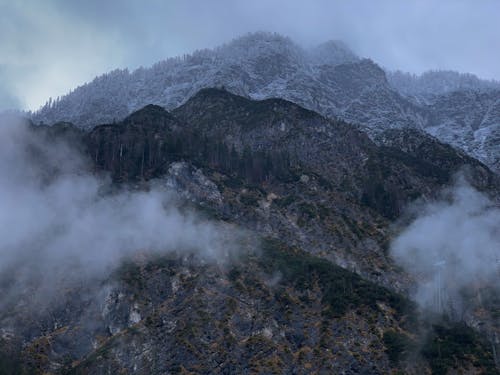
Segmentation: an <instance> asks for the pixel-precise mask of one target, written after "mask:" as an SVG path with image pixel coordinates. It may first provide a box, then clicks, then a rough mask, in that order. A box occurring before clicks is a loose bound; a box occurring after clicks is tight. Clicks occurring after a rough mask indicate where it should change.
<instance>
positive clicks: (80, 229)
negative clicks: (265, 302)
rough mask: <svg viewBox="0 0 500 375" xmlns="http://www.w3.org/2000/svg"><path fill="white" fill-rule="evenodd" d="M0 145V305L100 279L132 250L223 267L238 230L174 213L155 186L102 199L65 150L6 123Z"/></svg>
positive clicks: (78, 159)
mask: <svg viewBox="0 0 500 375" xmlns="http://www.w3.org/2000/svg"><path fill="white" fill-rule="evenodd" d="M0 122H1V121H0ZM0 143H1V144H0V281H1V282H2V283H4V286H5V285H8V287H4V288H3V289H2V293H0V305H1V304H2V303H4V302H5V300H6V299H8V298H12V297H13V296H14V297H15V295H16V293H18V292H19V291H21V290H23V289H25V288H27V287H29V286H32V285H38V288H39V289H40V288H42V289H45V290H51V289H54V288H59V289H61V288H63V287H64V286H65V284H64V282H68V283H73V282H81V281H82V280H85V279H86V278H105V277H106V276H107V275H109V274H110V272H112V271H113V270H114V269H115V268H116V267H118V266H119V265H120V263H121V262H122V261H123V260H124V259H125V258H127V257H129V256H132V255H133V254H135V253H137V252H138V251H142V252H150V253H157V254H165V253H169V252H176V253H181V254H190V255H191V254H194V255H195V256H196V257H198V258H199V259H201V260H203V261H207V262H211V261H213V262H223V261H224V260H225V259H228V257H230V255H231V253H230V251H234V249H235V248H236V247H237V246H236V245H235V239H236V237H237V235H238V234H237V233H238V231H235V230H234V228H232V229H231V228H227V227H226V226H223V225H221V224H218V223H215V222H208V221H204V220H201V219H199V218H198V217H197V216H196V215H195V214H193V213H186V212H184V211H183V212H181V211H180V210H179V209H178V208H177V206H176V204H175V201H176V198H175V196H173V194H172V193H170V192H169V191H168V190H167V189H166V188H165V187H163V186H162V184H161V183H158V185H159V186H158V187H156V188H152V189H151V190H150V191H147V192H145V191H130V190H122V191H120V192H114V193H109V191H110V190H111V187H110V186H111V185H110V183H109V181H108V180H106V179H102V178H98V177H96V176H95V175H94V174H92V173H91V172H90V171H89V170H88V168H87V163H86V160H85V159H84V158H83V156H81V155H80V154H78V152H76V151H75V149H74V148H73V147H72V146H70V145H69V144H68V143H66V142H63V141H57V140H54V139H48V138H44V137H43V136H41V135H40V134H39V132H38V131H34V130H33V129H32V128H30V127H29V126H27V125H26V124H22V123H16V122H15V121H12V120H8V121H3V123H2V124H0ZM106 192H108V193H106ZM61 283H63V284H61Z"/></svg>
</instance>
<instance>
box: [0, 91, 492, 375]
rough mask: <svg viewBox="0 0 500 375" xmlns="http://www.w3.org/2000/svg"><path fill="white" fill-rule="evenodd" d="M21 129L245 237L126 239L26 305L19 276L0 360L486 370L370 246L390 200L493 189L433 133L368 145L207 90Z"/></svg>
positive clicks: (342, 128) (207, 370)
mask: <svg viewBox="0 0 500 375" xmlns="http://www.w3.org/2000/svg"><path fill="white" fill-rule="evenodd" d="M32 128H33V131H34V132H36V133H37V134H40V135H41V136H46V137H54V138H64V139H66V138H70V141H71V142H72V143H75V144H79V145H80V146H79V147H81V148H82V150H83V152H84V153H85V154H86V155H87V157H88V159H89V162H90V163H91V166H92V169H93V170H94V171H95V173H101V172H107V173H109V174H110V175H111V178H112V180H113V182H114V184H115V185H117V186H120V185H122V184H124V183H127V184H129V185H132V186H136V188H139V189H148V187H149V186H150V184H156V183H161V184H163V185H168V186H169V187H170V188H172V189H174V190H176V191H177V192H178V193H180V195H181V196H182V197H183V198H184V199H185V200H187V202H186V201H184V200H181V203H180V205H181V208H180V209H186V206H187V207H191V208H193V207H195V208H197V209H199V210H201V211H202V212H203V213H204V215H206V216H207V217H209V218H211V219H212V220H218V221H222V222H224V223H225V224H226V225H237V226H239V227H240V228H245V229H246V230H247V231H248V236H249V240H248V244H249V245H248V246H246V247H245V251H243V252H242V253H241V256H240V257H239V258H238V259H235V260H234V261H231V262H221V263H217V264H212V263H206V262H204V261H202V260H199V259H197V258H196V257H195V256H192V257H189V256H185V257H182V258H180V257H178V256H175V255H173V254H172V255H170V256H163V257H158V256H154V255H151V254H147V253H144V254H142V253H139V254H138V255H137V259H135V258H134V259H130V261H129V262H127V263H125V264H123V265H122V266H121V267H120V268H119V269H118V270H117V271H116V272H115V273H114V274H113V275H111V276H107V277H105V278H103V279H101V280H97V279H92V280H88V281H87V282H83V283H82V284H81V285H77V286H72V287H71V288H67V289H64V290H63V291H61V294H60V298H59V299H58V300H57V301H54V302H53V303H52V304H50V306H49V307H48V308H43V309H28V308H26V306H29V301H30V297H31V294H32V293H33V290H34V291H36V285H35V286H33V290H27V291H25V292H24V293H21V297H20V298H18V299H15V300H9V304H8V305H7V306H5V308H4V309H3V312H2V313H1V314H0V328H1V329H2V331H1V332H2V338H1V339H0V349H1V350H0V354H1V355H0V365H2V366H4V367H5V368H9V369H12V372H13V373H16V372H17V373H19V372H22V371H24V372H26V373H44V372H52V373H57V372H60V373H77V374H80V373H81V374H86V373H92V374H94V373H96V374H101V373H102V374H106V373H110V372H118V373H134V372H136V373H141V374H150V373H162V374H163V373H201V374H213V373H216V374H228V373H243V374H245V373H289V374H294V373H315V372H316V373H346V374H351V373H366V374H369V373H375V374H378V373H390V372H395V371H398V370H399V371H403V372H405V373H414V374H421V373H426V372H428V371H429V370H430V369H432V370H433V371H446V370H447V369H451V368H452V367H453V366H454V367H458V368H467V369H471V370H470V373H485V372H487V371H492V372H494V371H495V368H494V364H493V359H492V353H491V349H490V347H489V346H487V344H486V343H485V342H484V341H483V339H482V338H480V337H479V335H478V333H476V332H474V331H471V330H470V329H469V328H467V327H465V326H464V327H462V326H456V325H453V324H451V323H450V324H449V325H445V326H434V327H427V326H424V327H423V328H422V327H421V326H420V325H419V323H418V314H417V312H416V308H415V306H414V305H413V304H412V302H411V301H409V300H408V299H407V298H406V297H405V296H404V295H405V293H406V291H407V290H408V288H410V287H411V283H412V280H411V279H410V278H409V277H408V275H405V274H404V273H402V271H401V269H399V268H398V267H395V265H394V264H393V262H392V261H391V259H390V258H389V257H388V255H387V244H388V241H389V240H390V237H391V229H390V224H391V222H392V220H393V219H395V218H397V217H399V216H400V214H401V211H402V208H403V207H404V206H405V205H406V204H407V203H408V202H410V201H412V200H413V199H415V198H417V197H423V198H425V197H430V196H432V195H433V194H436V193H437V191H438V190H439V189H440V188H441V187H442V186H444V185H446V184H448V183H449V182H450V180H451V179H452V178H453V176H454V174H455V173H456V172H457V171H459V170H460V169H462V168H464V167H466V168H467V169H468V170H469V171H468V173H469V174H470V175H471V176H472V177H473V178H472V180H473V181H474V183H475V186H476V187H477V188H479V189H481V190H483V191H486V192H489V193H490V194H498V188H499V186H500V183H499V181H498V177H497V176H496V175H495V174H493V173H492V172H491V171H490V170H489V169H488V168H487V167H486V166H485V165H483V164H482V163H480V162H478V161H477V160H475V159H472V158H470V157H469V156H467V155H465V154H464V153H462V152H459V151H457V150H455V149H454V148H452V147H451V146H449V145H446V144H442V143H441V142H439V141H437V140H436V139H434V138H431V137H429V136H427V135H425V134H424V133H422V132H419V131H415V130H408V129H391V130H387V132H386V133H381V135H380V139H378V140H377V142H378V145H377V143H374V142H373V141H372V140H370V138H369V137H368V136H367V135H366V134H365V133H364V132H362V131H360V130H358V129H357V128H355V127H353V126H351V125H349V124H347V123H345V122H343V121H341V120H332V119H328V118H326V117H324V116H322V115H320V114H318V113H315V112H312V111H310V110H308V109H304V108H302V107H300V106H298V105H297V104H294V103H292V102H289V101H286V100H283V99H267V100H262V101H255V100H250V99H248V98H246V97H242V96H237V95H234V94H232V93H230V92H228V91H227V90H223V89H204V90H201V91H200V92H198V93H197V94H196V95H194V96H193V97H192V98H190V99H189V100H188V101H186V102H185V103H184V104H183V105H181V106H180V107H178V108H175V109H174V110H172V111H170V112H167V111H166V110H164V109H163V108H162V107H159V106H155V105H148V106H146V107H144V108H143V109H141V110H140V111H137V112H135V113H133V114H131V115H130V116H128V117H127V118H125V119H124V120H123V121H122V122H119V123H116V124H108V125H99V126H96V127H93V129H92V130H90V131H82V130H80V129H79V128H77V127H74V126H72V125H70V124H57V125H55V126H51V127H48V126H41V127H40V126H34V127H32ZM245 243H246V242H245ZM478 319H480V318H478ZM421 329H422V330H421ZM422 332H425V334H424V333H422ZM457 337H458V338H457ZM460 340H462V341H460ZM464 340H465V341H464ZM459 341H460V342H461V344H459V345H457V342H459ZM462 342H466V345H462ZM421 343H423V344H421ZM436 343H437V344H436ZM439 345H441V346H439ZM436 348H438V349H436ZM436 369H437V370H436ZM443 369H444V370H443Z"/></svg>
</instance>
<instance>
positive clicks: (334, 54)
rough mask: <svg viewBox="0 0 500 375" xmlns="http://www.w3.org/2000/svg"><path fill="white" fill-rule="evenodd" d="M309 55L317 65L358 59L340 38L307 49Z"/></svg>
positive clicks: (337, 63) (336, 63)
mask: <svg viewBox="0 0 500 375" xmlns="http://www.w3.org/2000/svg"><path fill="white" fill-rule="evenodd" d="M309 57H310V59H311V61H312V62H313V63H314V64H317V65H324V64H326V65H339V64H344V63H351V62H356V61H359V57H358V56H357V55H356V54H355V53H354V52H352V50H351V49H350V48H349V47H348V46H347V45H346V44H345V43H344V42H342V41H340V40H330V41H328V42H325V43H322V44H320V45H318V46H316V47H315V48H313V49H311V50H310V51H309Z"/></svg>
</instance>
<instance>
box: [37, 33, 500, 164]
mask: <svg viewBox="0 0 500 375" xmlns="http://www.w3.org/2000/svg"><path fill="white" fill-rule="evenodd" d="M315 51H316V52H315ZM443 74H444V76H445V77H444V78H442V77H441V76H442V75H443ZM397 76H398V73H386V72H385V71H384V70H383V69H382V68H381V67H379V66H378V65H377V64H375V63H374V62H373V61H371V60H369V59H361V58H359V57H357V56H356V55H354V53H353V52H352V51H350V50H349V49H347V47H346V46H345V45H343V44H342V43H339V42H327V43H325V44H323V45H320V46H318V47H316V49H312V50H305V49H303V48H301V47H299V46H298V45H296V44H295V43H294V42H293V41H292V40H291V39H290V38H286V37H283V36H281V35H279V34H272V33H264V32H261V33H254V34H248V35H246V36H244V37H241V38H237V39H235V40H233V41H232V42H230V43H228V44H225V45H223V46H220V47H218V48H215V49H213V50H201V51H197V52H194V53H193V54H192V55H187V56H185V57H183V58H173V59H169V60H165V61H163V62H159V63H157V64H155V65H153V66H152V67H151V68H148V69H144V68H139V69H137V70H135V71H134V72H132V73H129V72H128V70H123V71H120V70H115V71H112V72H110V73H109V74H106V75H103V76H100V77H98V78H96V79H95V80H94V81H92V82H91V83H88V84H86V85H83V86H80V87H79V88H77V89H75V90H74V91H72V92H71V93H70V94H68V95H66V96H64V97H62V98H60V99H59V100H57V101H54V102H51V103H50V104H48V105H46V106H44V107H43V108H41V109H40V110H39V111H37V112H35V113H34V114H33V115H32V118H33V120H34V121H35V122H43V123H48V124H51V123H54V122H58V121H69V122H73V123H75V124H77V125H78V126H81V127H84V128H91V127H92V126H94V125H96V124H97V123H103V122H108V123H111V122H113V121H116V120H119V119H122V118H124V117H126V116H127V115H128V114H130V113H131V112H133V111H134V110H137V109H139V108H142V107H143V106H145V105H147V104H156V105H160V106H162V107H165V108H166V109H167V110H169V109H173V108H175V107H178V106H179V105H180V104H182V103H184V102H185V101H186V100H187V99H188V98H190V97H192V96H193V95H194V94H195V93H196V92H198V91H199V90H200V89H201V88H203V87H225V88H226V89H228V90H230V91H232V92H233V93H235V94H238V95H243V96H247V97H250V98H254V99H265V98H272V97H281V98H284V99H287V100H290V101H293V102H295V103H297V104H299V105H301V106H303V107H305V108H308V109H311V110H314V111H316V112H319V113H321V114H323V115H325V116H327V117H339V118H341V119H343V120H345V121H347V122H350V123H352V124H354V125H355V126H359V127H361V129H363V130H364V131H366V132H367V133H368V134H369V135H370V136H371V137H372V138H373V139H376V135H377V134H378V133H380V132H382V131H384V130H385V129H389V128H402V127H413V128H417V129H421V130H424V131H427V132H428V133H430V134H431V135H433V136H435V137H437V138H438V139H440V140H442V141H444V142H445V143H449V144H451V145H453V146H454V147H458V148H460V149H462V150H464V151H465V152H467V153H468V154H469V155H471V156H473V157H476V158H478V159H479V160H481V161H483V162H485V163H486V164H487V165H489V166H490V167H491V168H492V169H493V170H495V171H496V172H498V168H500V164H499V163H500V156H499V155H500V151H499V150H498V147H497V142H496V140H497V139H498V137H500V119H499V117H498V115H497V112H498V111H497V110H496V107H497V106H498V103H499V102H500V90H497V89H496V86H495V84H493V83H490V84H488V83H487V82H486V83H485V82H483V81H480V80H478V79H477V78H474V77H472V76H469V75H459V74H458V75H456V74H452V73H449V72H444V73H429V74H427V75H423V76H422V77H423V78H422V77H421V78H411V77H410V78H408V77H406V76H404V75H401V74H400V76H401V77H402V78H400V79H399V81H405V80H406V81H409V82H413V81H415V80H416V81H415V82H420V81H418V79H420V80H422V79H424V78H425V79H426V80H427V82H431V81H432V80H433V79H434V80H437V81H436V82H437V83H436V84H435V85H434V86H435V87H436V88H435V89H433V90H434V91H436V92H437V94H433V95H427V94H426V95H424V96H425V100H424V99H415V96H412V95H410V94H409V91H408V90H407V89H405V84H396V83H395V82H397V81H398V79H397V78H395V77H397ZM429 77H430V78H429ZM440 77H441V78H440ZM471 77H472V78H471ZM412 80H413V81H412ZM441 81H442V82H445V83H439V82H441ZM461 81H464V82H465V83H463V84H460V82H461ZM415 82H414V83H411V84H406V86H408V87H410V86H412V85H413V86H415V87H416V86H418V83H415ZM432 82H433V81H432ZM432 82H431V83H432ZM446 82H447V83H446ZM453 82H458V83H453ZM468 82H469V83H468ZM454 85H455V86H454ZM492 85H493V86H492ZM421 86H422V87H424V86H425V87H434V86H432V85H431V84H430V83H427V84H421ZM490 86H491V87H490ZM443 87H450V89H449V90H448V89H443ZM454 87H455V88H457V89H459V91H458V92H467V91H464V90H470V88H471V87H472V88H473V89H474V90H476V91H477V90H479V91H478V92H480V93H481V95H483V96H485V95H486V96H488V97H489V99H488V100H489V101H490V102H492V104H490V105H489V107H488V108H484V106H483V104H482V102H480V101H479V99H477V98H474V97H473V96H469V97H468V98H467V103H465V104H466V105H465V106H464V103H460V102H459V101H458V100H456V94H454V92H456V90H455V89H454ZM427 90H429V89H427ZM410 91H411V90H410ZM417 96H418V95H417ZM420 97H422V96H420ZM441 102H443V103H446V105H447V107H448V109H446V111H447V113H449V114H450V116H449V117H446V116H443V115H442V114H441V112H442V109H441V107H440V106H439V103H441ZM436 103H437V104H436ZM465 107H469V108H473V109H474V111H475V112H478V115H482V116H486V115H487V114H489V119H488V122H487V123H484V124H481V129H480V131H479V132H477V131H478V129H474V128H473V127H471V124H470V123H469V122H468V121H467V120H466V119H467V116H469V114H468V113H467V112H466V111H465V110H464V108H465ZM464 119H465V120H464Z"/></svg>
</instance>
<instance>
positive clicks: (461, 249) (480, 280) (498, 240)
mask: <svg viewBox="0 0 500 375" xmlns="http://www.w3.org/2000/svg"><path fill="white" fill-rule="evenodd" d="M416 211H417V212H418V213H417V215H416V217H415V218H414V219H413V220H412V221H411V223H410V224H409V225H408V226H407V227H406V228H405V229H404V230H403V231H402V232H401V233H400V234H399V235H398V236H397V237H396V238H395V240H394V241H393V243H392V245H391V249H390V251H391V255H392V256H393V257H394V259H395V260H396V262H397V263H398V264H400V265H401V266H403V267H404V268H405V269H406V270H407V271H408V272H409V273H410V274H412V275H413V276H414V277H415V279H416V280H417V283H418V285H417V290H416V292H415V296H414V297H415V299H416V301H417V302H418V303H419V304H420V306H421V307H422V308H423V309H426V310H430V311H434V312H437V313H447V314H450V313H459V314H462V313H463V312H464V310H465V309H466V308H467V306H466V305H467V303H466V302H465V301H464V298H463V297H462V296H463V292H464V291H465V290H469V291H472V292H473V293H474V291H475V290H477V289H478V288H482V287H489V288H493V289H496V292H497V293H498V292H500V263H499V261H500V208H499V207H498V205H495V203H494V202H492V201H491V200H490V199H489V198H488V197H487V196H486V195H484V194H483V193H480V192H479V191H477V190H475V189H474V188H473V187H471V186H470V184H468V183H467V182H466V180H465V178H463V177H460V178H458V179H457V182H456V183H455V185H454V186H453V187H451V188H448V189H446V190H445V191H444V192H443V195H442V199H441V200H437V201H434V202H429V203H426V204H425V205H423V206H420V207H418V208H417V209H416Z"/></svg>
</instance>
